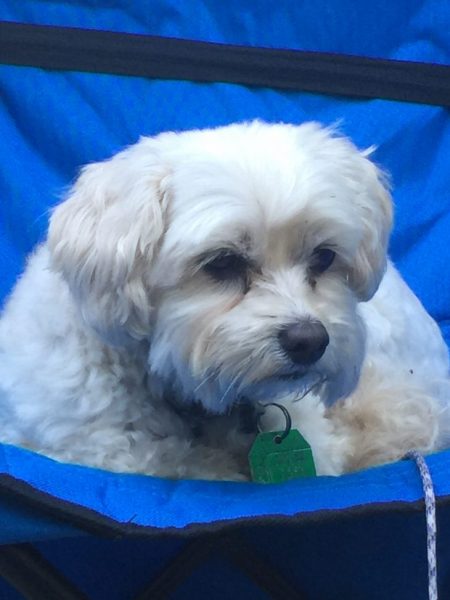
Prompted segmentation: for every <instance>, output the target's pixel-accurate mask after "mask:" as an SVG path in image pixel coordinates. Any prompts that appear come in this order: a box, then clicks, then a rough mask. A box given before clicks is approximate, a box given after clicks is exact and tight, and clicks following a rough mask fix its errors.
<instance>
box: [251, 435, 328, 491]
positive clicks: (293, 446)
mask: <svg viewBox="0 0 450 600" xmlns="http://www.w3.org/2000/svg"><path fill="white" fill-rule="evenodd" d="M248 458H249V463H250V472H251V475H252V480H253V481H256V482H258V483H281V482H283V481H287V480H289V479H295V478H296V477H313V476H315V475H316V468H315V466H314V459H313V455H312V451H311V446H310V445H309V444H308V442H307V441H306V440H305V438H304V437H303V436H302V435H301V434H300V432H299V431H298V430H297V429H290V430H289V433H287V435H286V432H283V431H268V432H265V433H260V434H258V436H257V438H256V440H255V441H254V442H253V446H252V447H251V449H250V453H249V455H248Z"/></svg>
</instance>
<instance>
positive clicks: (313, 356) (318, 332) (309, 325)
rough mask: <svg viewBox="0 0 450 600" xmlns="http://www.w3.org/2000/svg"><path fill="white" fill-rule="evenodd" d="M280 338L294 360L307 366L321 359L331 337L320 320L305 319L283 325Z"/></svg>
mask: <svg viewBox="0 0 450 600" xmlns="http://www.w3.org/2000/svg"><path fill="white" fill-rule="evenodd" d="M278 340H279V342H280V346H281V347H282V348H283V350H284V351H285V352H286V354H287V355H288V356H289V358H290V359H291V360H292V361H293V362H295V363H296V364H298V365H304V366H305V367H306V366H309V365H312V364H314V363H315V362H317V361H318V360H319V358H320V357H321V356H322V354H323V353H324V352H325V348H326V347H327V346H328V343H329V341H330V338H329V336H328V333H327V330H326V329H325V327H324V326H323V325H322V323H321V322H320V321H306V320H305V321H300V322H298V323H291V324H290V325H286V326H285V327H283V329H281V331H280V332H279V334H278Z"/></svg>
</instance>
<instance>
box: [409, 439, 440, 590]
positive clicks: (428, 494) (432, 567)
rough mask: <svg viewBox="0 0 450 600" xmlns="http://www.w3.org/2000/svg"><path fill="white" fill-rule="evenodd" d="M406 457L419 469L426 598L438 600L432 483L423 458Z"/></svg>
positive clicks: (411, 453)
mask: <svg viewBox="0 0 450 600" xmlns="http://www.w3.org/2000/svg"><path fill="white" fill-rule="evenodd" d="M408 456H409V457H410V458H412V459H413V460H415V462H416V465H417V468H418V469H419V473H420V477H421V479H422V487H423V493H424V498H425V517H426V523H427V558H428V598H429V600H438V591H437V567H436V498H435V495H434V488H433V481H432V479H431V474H430V470H429V468H428V465H427V463H426V461H425V459H424V457H423V456H422V455H421V454H420V453H419V452H416V451H415V450H413V451H411V452H408Z"/></svg>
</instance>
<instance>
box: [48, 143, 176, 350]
mask: <svg viewBox="0 0 450 600" xmlns="http://www.w3.org/2000/svg"><path fill="white" fill-rule="evenodd" d="M160 137H161V136H160ZM159 148H160V141H159V138H158V137H157V138H143V139H142V140H141V141H140V142H139V143H138V144H135V145H134V146H131V147H130V148H128V149H126V150H124V151H123V152H120V153H119V154H117V155H115V156H114V157H113V158H111V159H110V160H106V161H104V162H100V163H94V164H91V165H88V166H87V167H85V168H84V169H83V170H82V172H81V175H80V177H79V178H78V180H77V181H76V183H75V185H74V186H73V188H72V190H71V191H70V193H69V196H68V198H67V199H66V200H65V201H64V202H63V203H62V204H60V205H59V206H57V207H56V209H55V210H54V212H53V214H52V217H51V221H50V228H49V234H48V245H49V249H50V253H51V258H52V266H53V268H54V269H55V270H56V271H57V272H59V273H60V274H61V275H62V276H63V278H64V279H65V280H66V282H67V283H68V285H69V288H70V291H71V292H72V295H73V296H74V298H75V300H76V304H77V306H78V307H79V308H80V310H81V314H82V316H83V318H84V320H85V322H86V323H87V324H88V325H89V326H91V327H92V328H93V329H94V330H95V331H97V333H98V334H99V335H100V336H101V337H102V338H103V339H105V340H106V341H107V342H110V343H114V344H121V343H124V342H126V341H127V340H129V339H130V338H132V339H142V338H144V337H146V336H147V335H148V334H149V327H150V314H151V302H150V282H149V278H150V270H151V265H152V261H153V258H154V255H155V253H156V252H157V249H158V244H159V243H160V241H161V238H162V236H163V233H164V228H165V212H166V204H167V197H166V196H167V194H166V192H165V187H164V182H165V181H166V180H167V178H168V167H167V166H166V165H165V164H164V162H163V160H162V159H161V156H160V153H159Z"/></svg>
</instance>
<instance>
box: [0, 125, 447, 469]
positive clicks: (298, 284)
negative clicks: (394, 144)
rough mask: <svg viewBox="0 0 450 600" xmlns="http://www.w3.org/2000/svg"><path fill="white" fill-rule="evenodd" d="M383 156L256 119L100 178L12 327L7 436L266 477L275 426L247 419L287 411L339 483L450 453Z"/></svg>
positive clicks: (38, 271)
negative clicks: (251, 411) (258, 438)
mask: <svg viewBox="0 0 450 600" xmlns="http://www.w3.org/2000/svg"><path fill="white" fill-rule="evenodd" d="M370 155H371V151H370V150H369V151H359V150H358V149H357V148H356V147H355V146H354V145H353V143H352V142H351V141H350V140H348V139H347V138H345V137H344V136H342V135H340V134H339V133H338V132H336V131H335V130H333V129H332V128H326V127H323V126H321V125H319V124H317V123H305V124H302V125H299V126H294V125H287V124H267V123H263V122H259V121H256V122H250V123H243V124H242V123H241V124H232V125H229V126H226V127H219V128H216V129H209V130H195V131H188V132H182V133H173V132H169V133H162V134H160V135H158V136H156V137H144V138H141V139H140V141H139V142H138V143H136V144H135V145H133V146H131V147H129V148H127V149H125V150H123V151H122V152H120V153H118V154H117V155H115V156H114V157H112V158H111V159H109V160H106V161H104V162H99V163H95V164H91V165H88V166H86V167H85V168H84V169H83V170H82V172H81V174H80V176H79V178H78V180H77V181H76V183H75V184H74V186H73V188H72V189H71V191H70V193H69V194H68V196H67V198H66V199H65V200H64V201H63V202H62V203H61V204H59V205H58V206H57V207H56V208H55V209H54V211H53V213H52V215H51V219H50V226H49V231H48V236H47V239H46V241H45V242H44V243H43V244H42V245H40V246H39V247H38V248H37V249H36V251H35V252H34V254H33V255H32V256H31V257H30V259H29V262H28V265H27V268H26V270H25V272H24V274H23V276H22V277H21V279H20V280H19V282H18V283H17V285H16V287H15V289H14V291H13V292H12V294H11V296H10V298H9V300H8V302H7V305H6V307H5V309H4V312H3V315H2V318H1V321H0V414H1V417H2V418H1V426H0V439H1V440H2V441H3V442H5V443H9V444H14V445H19V446H24V447H27V448H30V449H33V450H34V451H37V452H39V453H43V454H46V455H48V456H50V457H53V458H55V459H57V460H60V461H67V462H75V463H80V464H85V465H91V466H94V467H100V468H104V469H109V470H113V471H119V472H135V473H145V474H150V475H155V476H160V477H168V478H199V479H222V480H226V479H229V480H245V479H248V478H249V468H248V461H247V454H248V451H249V448H250V447H251V444H252V442H253V440H254V439H255V432H254V427H252V426H250V427H244V426H242V423H241V418H240V417H239V410H236V407H241V408H242V407H247V409H248V408H249V407H250V408H251V407H255V406H261V405H263V404H264V403H268V402H274V401H276V402H277V403H281V404H282V406H284V407H286V409H287V410H288V412H289V414H290V415H291V418H292V421H293V426H294V427H296V428H298V429H299V430H300V431H301V433H302V435H303V436H304V437H305V438H306V439H307V440H308V442H309V443H310V445H311V447H312V452H313V456H314V461H315V464H316V469H317V472H318V474H321V475H339V474H341V473H344V472H347V471H352V470H357V469H361V468H365V467H368V466H371V465H375V464H382V463H386V462H389V461H395V460H398V459H400V458H402V457H403V456H404V455H405V454H406V453H407V452H408V451H410V450H412V449H417V450H419V451H420V452H424V453H429V452H432V451H436V450H438V449H440V448H443V447H445V446H446V445H449V444H450V427H449V422H450V420H449V410H448V403H449V399H450V393H449V392H450V379H449V357H448V351H447V347H446V345H445V343H444V341H443V339H442V337H441V334H440V331H439V328H438V326H437V325H436V323H435V322H434V321H433V319H432V318H431V317H430V316H429V315H428V314H427V313H426V311H425V309H424V308H423V306H422V305H421V303H420V301H419V300H418V299H417V298H416V297H415V296H414V294H413V292H412V291H411V290H410V289H409V288H408V287H407V285H406V283H405V282H404V281H403V280H402V278H401V276H400V275H399V273H398V272H397V271H396V270H395V268H394V266H393V265H392V263H391V262H390V261H389V259H388V257H387V245H388V240H389V235H390V230H391V226H392V200H391V196H390V191H389V184H388V179H387V177H386V176H385V175H384V174H383V173H382V172H381V170H380V169H379V168H378V167H377V166H376V165H375V164H374V163H373V162H372V160H371V158H370ZM280 416H281V417H282V415H280V414H279V411H277V410H276V409H271V410H269V409H267V410H266V413H265V416H264V418H263V422H264V424H263V426H264V428H267V430H272V429H274V428H277V427H278V428H279V427H282V426H283V420H282V419H281V424H280Z"/></svg>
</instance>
